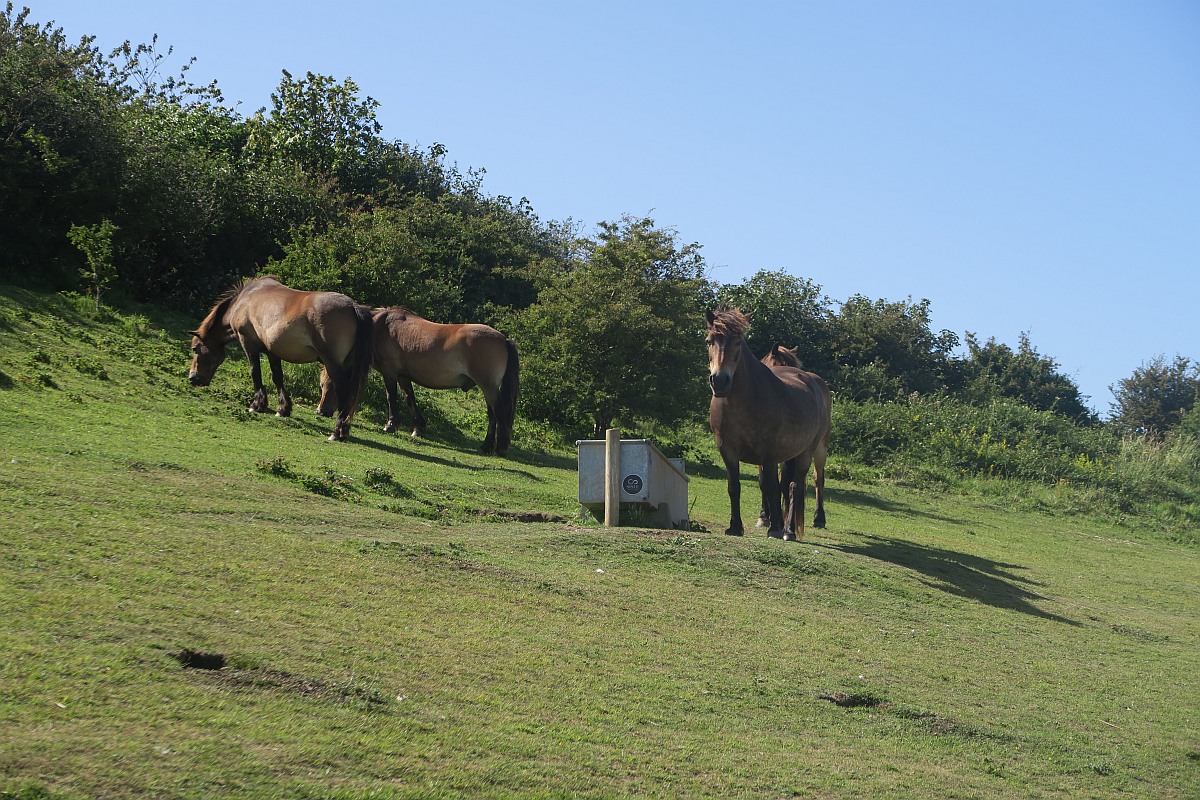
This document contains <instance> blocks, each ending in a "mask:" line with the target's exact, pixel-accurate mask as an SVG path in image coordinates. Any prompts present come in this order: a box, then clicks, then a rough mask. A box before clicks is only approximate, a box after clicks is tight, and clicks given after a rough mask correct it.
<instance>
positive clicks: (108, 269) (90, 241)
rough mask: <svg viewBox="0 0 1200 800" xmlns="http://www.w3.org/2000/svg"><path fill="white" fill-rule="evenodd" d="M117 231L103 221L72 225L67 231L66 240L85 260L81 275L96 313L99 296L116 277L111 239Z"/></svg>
mask: <svg viewBox="0 0 1200 800" xmlns="http://www.w3.org/2000/svg"><path fill="white" fill-rule="evenodd" d="M117 230H118V228H117V227H116V226H115V225H113V224H112V221H111V220H108V219H104V220H101V221H100V223H99V224H98V225H90V226H84V225H72V226H71V229H70V230H69V231H67V238H68V239H70V240H71V244H73V245H75V246H76V247H78V248H79V249H80V251H81V252H82V253H83V255H84V258H85V259H86V260H87V266H86V267H85V268H84V269H83V270H81V273H82V275H83V279H84V280H85V281H87V283H88V287H89V289H90V290H91V292H92V299H93V300H94V301H95V303H96V312H97V313H99V311H100V295H101V294H103V293H104V291H105V290H106V289H108V288H109V287H110V286H111V285H112V282H113V281H114V280H115V279H116V277H117V268H116V265H115V264H113V258H112V256H113V242H112V238H113V233H115V232H116V231H117Z"/></svg>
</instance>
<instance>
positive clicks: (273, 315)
mask: <svg viewBox="0 0 1200 800" xmlns="http://www.w3.org/2000/svg"><path fill="white" fill-rule="evenodd" d="M372 333H373V329H372V326H371V312H370V309H367V308H365V307H364V306H360V305H358V304H357V303H355V302H354V301H353V300H351V299H350V298H349V297H347V296H346V295H344V294H337V293H336V292H302V291H299V290H297V289H291V288H289V287H287V286H284V285H283V284H282V283H280V282H279V281H278V279H276V278H274V277H271V276H267V277H262V278H253V279H250V280H246V281H242V282H241V283H239V284H237V285H236V286H234V287H233V288H232V289H230V290H229V291H228V292H226V293H225V294H224V295H222V296H221V298H220V299H219V300H217V303H216V305H214V306H213V308H212V311H210V312H208V316H207V317H205V318H204V321H203V322H201V323H200V327H198V328H197V329H196V330H194V331H192V353H193V355H192V368H191V372H190V373H189V374H188V380H189V381H191V383H192V385H193V386H207V385H208V384H209V382H210V381H212V376H213V373H215V372H216V371H217V367H219V366H220V365H221V362H222V361H224V360H225V345H227V344H228V343H229V342H231V341H233V340H234V339H237V340H238V342H239V343H240V344H241V346H242V351H243V352H245V354H246V358H247V359H248V360H249V361H250V375H251V377H252V378H253V379H254V396H253V398H252V399H251V401H250V410H251V411H259V412H261V411H266V410H267V390H266V388H265V387H264V386H263V381H262V364H261V362H260V360H259V356H261V355H262V354H263V353H266V356H267V363H269V364H270V365H271V378H272V379H273V380H274V381H275V388H276V389H278V390H279V403H278V406H277V410H276V412H275V413H276V415H277V416H280V417H286V416H289V415H290V414H291V413H292V398H291V397H290V396H289V395H288V393H287V390H286V389H284V386H283V365H282V364H281V363H280V362H281V361H289V362H291V363H294V364H307V363H311V362H313V361H320V362H321V364H322V366H323V368H324V372H323V374H326V373H327V374H328V375H329V376H330V379H331V380H332V381H333V383H334V384H336V386H337V389H338V397H339V398H344V399H343V400H341V401H340V402H339V403H338V408H337V411H338V417H337V424H336V425H335V426H334V428H333V435H332V436H330V437H329V439H330V441H345V440H346V439H348V438H349V437H350V419H351V418H352V417H353V416H354V411H355V410H356V409H357V407H358V401H359V398H360V397H361V396H362V389H363V387H364V386H365V385H366V382H367V378H368V377H369V376H370V374H371V338H372Z"/></svg>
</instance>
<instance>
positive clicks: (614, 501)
mask: <svg viewBox="0 0 1200 800" xmlns="http://www.w3.org/2000/svg"><path fill="white" fill-rule="evenodd" d="M604 525H605V526H606V527H609V528H616V527H619V526H620V525H621V431H620V430H619V429H617V428H609V429H608V430H607V431H606V432H605V434H604Z"/></svg>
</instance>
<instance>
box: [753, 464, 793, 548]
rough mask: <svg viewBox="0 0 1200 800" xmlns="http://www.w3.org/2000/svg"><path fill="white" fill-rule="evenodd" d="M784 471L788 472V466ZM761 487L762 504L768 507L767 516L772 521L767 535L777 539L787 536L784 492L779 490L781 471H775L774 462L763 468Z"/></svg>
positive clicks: (765, 507)
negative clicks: (783, 501) (785, 534)
mask: <svg viewBox="0 0 1200 800" xmlns="http://www.w3.org/2000/svg"><path fill="white" fill-rule="evenodd" d="M784 472H785V473H786V472H787V467H786V466H785V467H784ZM785 485H786V484H785ZM759 488H760V489H761V491H762V505H763V508H764V509H766V512H767V518H768V520H769V521H770V526H769V527H768V528H767V536H770V537H772V538H775V539H778V538H786V537H785V536H784V533H785V531H784V520H783V504H782V502H781V500H782V494H781V493H780V490H779V473H778V472H776V471H775V464H774V463H770V464H767V465H766V467H765V468H764V469H763V471H762V478H761V480H760V483H759Z"/></svg>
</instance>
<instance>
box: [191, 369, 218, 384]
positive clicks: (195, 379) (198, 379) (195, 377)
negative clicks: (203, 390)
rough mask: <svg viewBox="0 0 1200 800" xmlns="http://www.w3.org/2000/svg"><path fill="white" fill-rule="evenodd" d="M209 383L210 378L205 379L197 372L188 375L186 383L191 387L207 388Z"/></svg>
mask: <svg viewBox="0 0 1200 800" xmlns="http://www.w3.org/2000/svg"><path fill="white" fill-rule="evenodd" d="M211 381H212V378H211V377H205V376H204V375H201V374H200V373H199V372H191V373H188V383H190V384H191V385H192V386H208V384H209V383H210V382H211Z"/></svg>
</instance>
